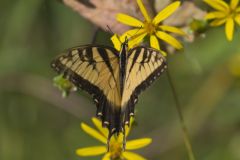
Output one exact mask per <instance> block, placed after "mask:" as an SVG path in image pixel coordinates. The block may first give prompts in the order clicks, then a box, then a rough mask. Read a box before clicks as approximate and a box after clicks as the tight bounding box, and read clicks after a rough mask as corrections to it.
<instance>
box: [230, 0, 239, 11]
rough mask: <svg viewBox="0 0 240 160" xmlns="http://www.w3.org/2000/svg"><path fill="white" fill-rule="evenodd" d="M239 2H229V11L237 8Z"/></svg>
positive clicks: (234, 0) (235, 0)
mask: <svg viewBox="0 0 240 160" xmlns="http://www.w3.org/2000/svg"><path fill="white" fill-rule="evenodd" d="M238 3H239V0H231V3H230V7H231V9H233V10H235V9H236V7H237V6H238Z"/></svg>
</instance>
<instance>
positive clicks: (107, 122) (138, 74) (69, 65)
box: [51, 39, 167, 142]
mask: <svg viewBox="0 0 240 160" xmlns="http://www.w3.org/2000/svg"><path fill="white" fill-rule="evenodd" d="M51 66H52V67H53V68H54V70H56V71H57V72H58V73H62V74H63V75H64V77H65V78H66V79H68V80H69V81H71V82H72V83H73V84H74V85H76V86H77V87H78V88H81V89H83V90H85V91H87V92H88V93H89V94H90V95H92V97H93V100H94V102H95V103H96V106H97V113H96V114H97V117H99V118H100V119H101V120H102V125H103V126H104V127H107V128H108V130H109V140H110V138H111V136H112V135H113V134H114V133H119V132H123V135H124V134H125V125H129V121H130V117H131V116H134V106H135V104H136V103H137V101H138V95H139V94H140V93H141V91H143V90H145V89H146V88H147V87H148V86H149V85H151V83H152V82H153V81H155V80H156V78H157V77H158V76H160V75H161V73H162V72H163V71H164V70H165V69H166V68H167V65H166V59H165V58H164V57H163V56H162V55H161V53H160V52H159V51H158V50H155V49H153V48H146V47H142V46H138V47H135V48H132V49H130V50H128V40H127V39H126V40H125V42H124V43H122V46H121V50H120V52H119V51H117V50H116V49H115V48H112V47H109V46H103V45H83V46H79V47H74V48H70V49H68V50H66V51H65V52H64V53H63V55H60V56H58V57H57V58H56V59H54V60H53V61H52V63H51ZM124 140H125V138H124ZM124 142H125V141H124Z"/></svg>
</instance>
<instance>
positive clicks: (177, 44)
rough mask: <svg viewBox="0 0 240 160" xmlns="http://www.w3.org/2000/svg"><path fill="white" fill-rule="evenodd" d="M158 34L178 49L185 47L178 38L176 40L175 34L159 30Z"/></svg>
mask: <svg viewBox="0 0 240 160" xmlns="http://www.w3.org/2000/svg"><path fill="white" fill-rule="evenodd" d="M156 35H157V37H158V38H160V39H162V40H163V41H165V42H167V43H169V44H170V45H172V46H173V47H174V48H176V49H182V48H183V46H182V44H181V43H180V42H179V41H178V40H176V39H175V38H174V37H173V36H171V35H169V34H167V33H165V32H162V31H158V32H157V33H156Z"/></svg>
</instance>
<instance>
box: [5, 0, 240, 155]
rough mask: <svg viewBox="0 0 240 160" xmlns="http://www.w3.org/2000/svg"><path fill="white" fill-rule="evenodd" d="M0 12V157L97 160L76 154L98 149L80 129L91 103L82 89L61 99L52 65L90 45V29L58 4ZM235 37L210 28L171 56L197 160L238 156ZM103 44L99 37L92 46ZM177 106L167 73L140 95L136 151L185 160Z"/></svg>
mask: <svg viewBox="0 0 240 160" xmlns="http://www.w3.org/2000/svg"><path fill="white" fill-rule="evenodd" d="M0 13H1V14H0V35H1V36H0V82H1V83H0V159H1V160H66V159H68V160H70V159H71V160H77V159H93V160H94V159H100V158H101V157H94V158H82V157H77V156H76V154H75V150H76V149H77V148H79V147H87V146H92V145H100V142H98V141H96V140H94V139H92V138H91V137H89V136H88V135H86V133H84V132H83V131H82V130H81V129H80V123H81V122H86V123H88V124H90V125H92V123H91V118H90V117H92V116H94V115H95V106H94V104H93V102H92V101H91V98H90V97H89V96H88V95H86V94H85V93H83V92H80V93H73V94H71V95H70V97H69V98H67V99H62V98H61V93H60V92H59V90H58V89H57V88H56V87H54V86H53V85H52V78H53V77H54V76H55V75H56V74H55V72H54V71H53V70H52V69H51V68H50V61H51V60H52V59H53V58H54V57H55V56H56V55H57V54H59V53H60V52H61V51H62V50H64V49H66V48H69V47H72V46H76V45H80V44H87V43H91V39H92V33H93V30H94V26H92V25H91V24H90V23H89V22H88V21H86V20H85V19H83V18H82V17H80V16H79V15H78V14H77V13H75V12H73V11H72V10H71V9H70V8H68V7H66V6H64V5H63V4H61V3H59V2H58V1H55V0H53V1H49V0H26V1H22V0H15V1H7V0H2V1H1V2H0ZM239 35H240V32H239V27H238V29H237V31H236V33H235V37H234V40H233V41H232V42H231V43H230V42H227V41H226V38H225V35H224V29H223V28H221V27H220V28H214V29H210V30H208V32H207V35H206V37H205V38H198V39H197V40H196V41H195V42H194V43H192V44H188V43H186V44H185V50H184V52H183V53H178V54H177V55H173V56H169V68H170V73H171V75H172V79H173V81H174V85H175V86H176V90H177V93H178V96H179V98H180V101H181V104H182V106H183V112H184V116H185V119H186V123H187V125H188V128H189V130H190V133H191V140H192V143H193V149H194V152H195V154H196V157H197V159H198V160H239V159H240V77H239V75H238V76H237V74H233V73H235V72H236V71H235V72H233V70H237V71H238V73H239V72H240V69H239V66H240V60H239V59H240V58H239V56H240V36H239ZM108 39H109V35H108V34H105V33H100V34H99V36H98V40H97V42H98V43H99V44H103V43H104V44H106V43H108V44H109V43H110V42H109V40H108ZM232 64H235V65H232ZM237 67H238V68H237ZM174 104H175V103H174V100H173V96H172V92H171V89H170V86H169V83H168V79H167V76H166V74H165V75H163V76H162V77H161V78H160V79H159V80H157V82H155V83H154V84H153V86H152V87H150V88H149V89H148V90H146V91H145V92H144V93H143V94H142V95H141V96H140V100H139V103H138V104H137V107H136V108H137V117H136V121H137V125H135V127H134V129H133V130H132V132H131V134H130V136H129V137H128V139H133V138H141V137H151V138H153V143H152V144H151V145H150V146H148V147H146V148H143V149H141V150H138V151H137V152H138V153H141V155H143V156H144V157H146V158H148V159H150V160H153V159H161V160H173V159H174V160H186V159H187V154H186V149H185V146H184V144H183V138H182V133H181V128H180V125H179V121H178V117H177V112H176V109H175V106H174Z"/></svg>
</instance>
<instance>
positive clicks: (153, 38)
mask: <svg viewBox="0 0 240 160" xmlns="http://www.w3.org/2000/svg"><path fill="white" fill-rule="evenodd" d="M150 46H151V47H152V48H155V49H157V50H160V46H159V43H158V39H157V37H156V36H155V35H151V36H150Z"/></svg>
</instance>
